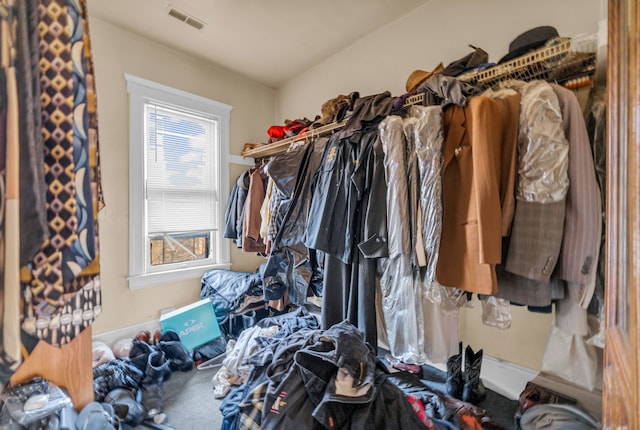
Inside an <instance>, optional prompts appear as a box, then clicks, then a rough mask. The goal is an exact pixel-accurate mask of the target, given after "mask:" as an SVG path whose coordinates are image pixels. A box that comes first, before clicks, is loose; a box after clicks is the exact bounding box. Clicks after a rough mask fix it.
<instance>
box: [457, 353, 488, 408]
mask: <svg viewBox="0 0 640 430" xmlns="http://www.w3.org/2000/svg"><path fill="white" fill-rule="evenodd" d="M481 366H482V350H480V351H478V352H476V353H474V352H473V349H471V347H470V346H469V345H467V348H466V349H465V352H464V387H463V389H462V400H463V401H465V402H468V403H471V404H474V405H476V404H478V403H480V402H481V401H483V400H484V398H485V397H486V395H487V390H486V389H485V388H484V385H483V384H482V380H480V367H481Z"/></svg>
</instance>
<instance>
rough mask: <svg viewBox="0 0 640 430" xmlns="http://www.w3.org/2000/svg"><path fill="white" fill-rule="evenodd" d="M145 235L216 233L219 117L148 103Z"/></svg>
mask: <svg viewBox="0 0 640 430" xmlns="http://www.w3.org/2000/svg"><path fill="white" fill-rule="evenodd" d="M144 115H145V145H146V147H147V148H146V151H145V153H146V157H147V160H146V163H145V164H146V168H147V172H146V202H147V214H148V216H147V233H148V234H149V235H154V234H159V233H163V234H167V233H168V234H170V233H189V232H197V231H203V230H215V229H216V228H217V226H216V217H215V216H214V214H215V213H216V209H217V208H216V205H217V183H216V175H215V172H214V166H216V165H217V164H216V162H217V160H216V159H215V157H216V150H215V149H216V147H217V145H218V123H217V121H216V119H215V118H213V117H207V116H205V115H202V114H197V113H193V112H189V111H180V110H176V109H172V108H168V107H166V106H162V105H160V104H157V103H153V102H147V103H145V112H144Z"/></svg>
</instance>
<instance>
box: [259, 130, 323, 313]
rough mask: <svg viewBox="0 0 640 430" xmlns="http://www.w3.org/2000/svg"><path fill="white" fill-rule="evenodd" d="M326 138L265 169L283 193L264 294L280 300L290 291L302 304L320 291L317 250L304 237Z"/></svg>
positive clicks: (281, 157) (276, 159) (293, 300)
mask: <svg viewBox="0 0 640 430" xmlns="http://www.w3.org/2000/svg"><path fill="white" fill-rule="evenodd" d="M327 140H328V139H327V138H319V139H316V140H314V141H312V142H310V143H308V144H305V145H304V146H298V147H296V148H293V149H291V150H290V151H288V152H286V153H283V154H280V155H279V156H277V157H274V158H273V159H272V160H271V161H270V162H269V163H268V164H267V166H266V168H265V171H266V173H267V175H269V177H270V178H271V180H272V181H273V184H274V188H275V190H276V191H277V192H278V193H280V195H281V196H282V197H281V198H280V200H279V204H278V207H277V208H275V211H274V212H273V213H272V216H273V217H274V218H276V219H278V225H277V234H276V235H275V237H274V238H273V243H272V247H271V252H270V254H269V256H268V257H267V262H266V264H265V265H264V268H263V270H262V275H263V283H264V286H265V298H266V299H267V300H278V299H281V298H282V297H283V295H285V294H288V301H290V302H291V303H293V304H294V305H297V306H301V305H302V304H304V302H305V301H306V300H307V297H308V296H310V295H312V294H316V295H321V291H322V286H321V282H319V280H318V277H320V279H321V276H322V275H321V273H320V270H321V269H319V267H318V261H317V259H316V254H315V250H308V249H307V248H306V246H305V245H304V243H303V242H302V238H303V236H304V230H305V228H306V225H307V217H308V214H309V205H310V200H311V199H310V193H311V185H312V182H313V176H314V173H315V171H316V170H317V168H318V165H319V163H320V158H321V156H322V151H323V150H324V147H325V145H326V142H327Z"/></svg>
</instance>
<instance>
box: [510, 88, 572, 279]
mask: <svg viewBox="0 0 640 430" xmlns="http://www.w3.org/2000/svg"><path fill="white" fill-rule="evenodd" d="M502 86H504V87H510V88H514V89H516V90H517V91H518V92H519V93H520V94H521V96H522V99H521V114H520V130H519V133H518V179H517V183H516V199H517V203H516V212H515V215H514V220H513V226H512V231H511V238H510V242H509V251H508V255H507V259H506V262H505V269H506V270H507V271H509V272H511V273H514V274H516V275H520V276H524V277H526V278H529V279H534V280H537V281H543V282H548V281H549V279H550V277H551V274H552V272H553V270H554V268H555V265H556V262H557V259H558V255H559V252H560V246H561V243H562V235H563V228H564V216H565V199H566V195H567V191H568V188H569V176H568V166H569V160H568V156H569V142H568V141H567V139H566V137H565V134H564V129H563V125H562V112H561V110H560V105H559V102H558V97H557V96H556V94H555V92H554V91H553V89H552V88H551V86H550V85H549V83H547V82H544V81H531V82H528V83H524V82H522V81H507V82H503V83H502Z"/></svg>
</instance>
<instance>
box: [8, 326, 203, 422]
mask: <svg viewBox="0 0 640 430" xmlns="http://www.w3.org/2000/svg"><path fill="white" fill-rule="evenodd" d="M92 348H93V351H92V354H93V362H92V366H93V391H94V401H93V402H90V403H89V404H87V405H85V406H84V407H83V408H82V409H81V410H80V411H76V409H75V408H74V405H73V403H72V401H71V397H70V396H69V394H68V393H67V392H66V390H65V389H64V387H58V386H56V385H55V384H54V383H53V382H51V381H48V380H46V379H44V378H42V377H34V378H32V379H30V380H28V381H26V382H23V383H21V384H17V385H12V384H9V385H8V386H7V387H5V390H4V391H0V403H1V404H2V410H1V412H0V429H1V430H22V429H28V430H57V429H63V430H76V429H78V430H132V429H133V428H135V427H136V426H138V425H143V426H145V427H149V428H155V429H171V427H169V426H168V417H167V416H166V414H165V413H164V405H163V393H162V384H163V382H164V381H166V380H167V379H168V378H169V377H170V376H171V374H172V372H175V371H188V370H191V369H192V368H193V367H194V360H193V358H192V356H191V353H190V352H189V351H188V350H187V349H186V348H185V347H184V345H183V344H182V342H181V341H180V338H179V335H178V334H177V333H176V332H175V331H173V330H165V331H164V332H160V330H157V331H156V332H155V333H153V334H151V332H149V331H146V330H143V331H141V332H140V333H138V334H137V335H136V337H135V338H133V339H131V338H128V339H122V340H119V341H117V342H116V343H115V344H114V345H113V347H109V346H107V345H106V344H105V343H104V342H100V341H94V342H93V345H92Z"/></svg>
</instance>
